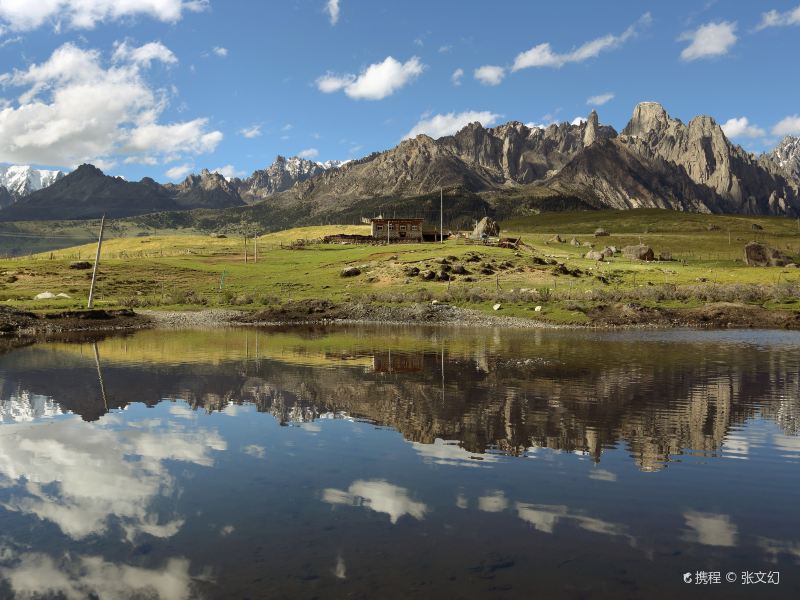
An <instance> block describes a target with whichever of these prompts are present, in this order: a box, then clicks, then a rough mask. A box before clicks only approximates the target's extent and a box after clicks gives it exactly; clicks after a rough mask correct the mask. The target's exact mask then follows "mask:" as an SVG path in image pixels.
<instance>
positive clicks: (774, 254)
mask: <svg viewBox="0 0 800 600" xmlns="http://www.w3.org/2000/svg"><path fill="white" fill-rule="evenodd" d="M744 262H745V264H746V265H748V266H750V267H785V266H786V265H788V264H789V263H791V262H792V261H791V260H790V259H789V257H787V256H786V255H785V254H783V253H782V252H780V251H779V250H776V249H775V248H770V247H769V246H767V245H766V244H762V243H761V242H750V243H749V244H747V245H746V246H745V247H744Z"/></svg>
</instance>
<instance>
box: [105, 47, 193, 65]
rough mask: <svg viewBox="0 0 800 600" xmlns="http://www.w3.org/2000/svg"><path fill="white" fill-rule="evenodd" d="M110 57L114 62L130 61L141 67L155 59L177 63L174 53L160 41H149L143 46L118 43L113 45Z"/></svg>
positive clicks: (168, 63) (170, 63)
mask: <svg viewBox="0 0 800 600" xmlns="http://www.w3.org/2000/svg"><path fill="white" fill-rule="evenodd" d="M111 59H112V60H113V61H114V62H115V63H119V62H131V63H134V64H137V65H139V66H143V67H149V66H150V64H151V63H152V62H153V61H155V60H157V61H161V62H163V63H164V64H167V65H174V64H177V62H178V59H177V58H176V56H175V54H174V53H173V52H172V50H170V49H169V48H167V47H166V46H165V45H164V44H162V43H161V42H150V43H148V44H145V45H144V46H138V47H135V46H131V45H130V44H128V42H122V43H118V44H116V45H115V47H114V54H113V55H112V57H111Z"/></svg>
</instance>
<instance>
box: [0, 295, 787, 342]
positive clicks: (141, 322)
mask: <svg viewBox="0 0 800 600" xmlns="http://www.w3.org/2000/svg"><path fill="white" fill-rule="evenodd" d="M587 317H588V318H589V321H588V322H587V323H572V324H566V323H565V324H561V323H553V322H547V321H542V320H535V319H529V318H525V317H516V316H506V315H503V314H502V312H498V314H489V313H486V312H482V311H479V310H475V309H470V308H462V307H457V306H453V305H449V304H409V305H397V306H381V305H369V304H360V303H352V304H341V305H334V304H332V303H330V302H327V301H300V302H295V303H291V304H288V305H285V306H280V307H273V308H265V309H260V310H237V309H228V308H205V309H201V310H152V309H150V310H139V311H137V312H134V311H132V310H130V309H121V310H102V309H101V310H92V311H67V312H64V313H55V314H54V313H49V314H39V313H33V312H26V311H16V310H13V309H8V308H5V307H0V337H2V338H5V339H6V340H8V339H13V338H17V339H28V340H30V339H33V340H36V339H47V338H51V337H58V336H62V335H70V334H78V335H81V334H84V335H92V334H113V333H123V332H130V331H137V330H141V329H164V330H180V329H212V328H223V327H292V326H331V325H351V326H352V325H370V326H374V325H392V326H415V325H416V326H419V325H423V326H443V327H459V328H461V327H464V328H487V327H488V328H508V329H553V330H555V329H561V330H563V329H574V330H581V329H590V330H591V329H593V330H618V329H676V328H690V329H698V330H702V329H774V330H800V312H798V311H788V310H779V309H771V310H770V309H766V308H763V307H762V306H757V305H746V304H736V303H713V304H706V305H703V306H701V307H696V308H679V309H666V308H652V307H642V306H638V305H636V304H631V303H626V304H615V305H609V306H605V307H601V308H598V309H595V310H593V311H591V312H587Z"/></svg>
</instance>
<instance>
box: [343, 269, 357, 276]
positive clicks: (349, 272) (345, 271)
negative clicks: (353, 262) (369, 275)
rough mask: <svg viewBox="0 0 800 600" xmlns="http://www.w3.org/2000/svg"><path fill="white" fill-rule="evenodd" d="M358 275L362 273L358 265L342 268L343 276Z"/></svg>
mask: <svg viewBox="0 0 800 600" xmlns="http://www.w3.org/2000/svg"><path fill="white" fill-rule="evenodd" d="M356 275H361V269H359V268H358V267H347V268H345V269H342V277H355V276H356Z"/></svg>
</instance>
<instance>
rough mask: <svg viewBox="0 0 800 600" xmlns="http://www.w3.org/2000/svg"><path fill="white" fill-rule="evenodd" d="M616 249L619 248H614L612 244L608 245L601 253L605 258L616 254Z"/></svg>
mask: <svg viewBox="0 0 800 600" xmlns="http://www.w3.org/2000/svg"><path fill="white" fill-rule="evenodd" d="M616 251H617V249H616V248H613V247H611V246H606V247H605V248H603V249H602V250H601V251H600V254H602V255H603V258H611V257H612V256H614V253H615V252H616Z"/></svg>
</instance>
